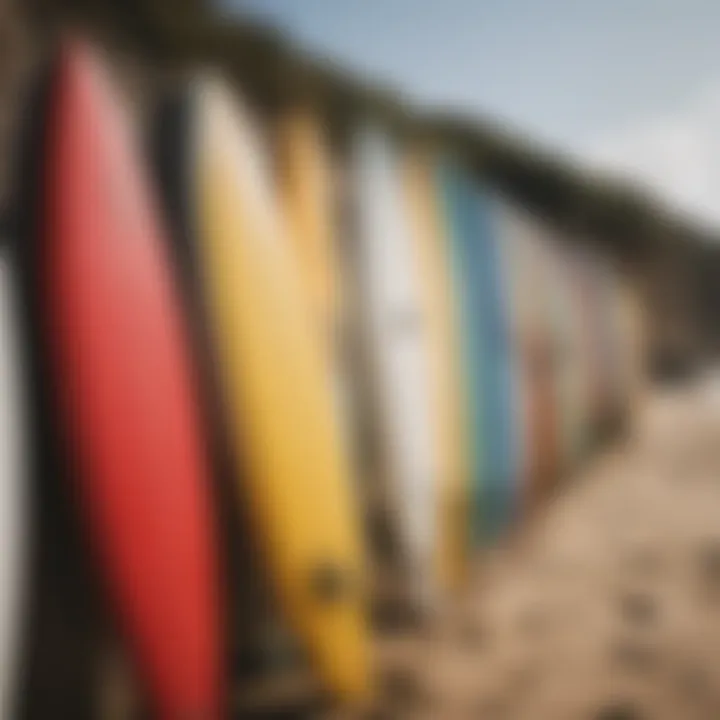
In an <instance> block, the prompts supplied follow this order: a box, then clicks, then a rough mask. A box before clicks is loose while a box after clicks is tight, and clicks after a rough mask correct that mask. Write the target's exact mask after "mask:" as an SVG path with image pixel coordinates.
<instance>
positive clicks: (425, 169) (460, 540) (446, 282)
mask: <svg viewBox="0 0 720 720" xmlns="http://www.w3.org/2000/svg"><path fill="white" fill-rule="evenodd" d="M433 169H434V168H433V156H432V153H431V152H430V151H429V150H428V149H424V148H422V149H421V148H420V147H418V148H417V149H416V150H415V151H414V152H410V153H408V154H407V156H406V159H405V167H404V174H405V178H404V182H405V189H406V195H407V203H408V209H409V214H410V219H411V222H412V226H413V230H414V240H415V246H416V248H417V257H418V261H419V262H418V267H419V270H420V273H419V274H420V282H421V293H422V301H423V303H424V305H425V317H426V318H427V321H428V322H427V332H428V340H429V342H428V346H429V352H428V354H429V358H430V372H431V382H432V387H431V392H432V395H433V407H434V411H435V413H434V414H435V431H436V433H437V445H438V449H439V453H438V455H439V457H438V483H439V486H438V488H437V492H436V497H437V503H438V522H437V531H438V538H437V545H436V547H437V572H438V578H439V581H440V584H441V586H444V587H445V588H448V589H450V590H456V589H458V588H459V587H460V586H461V585H462V584H463V582H464V580H465V579H466V578H467V573H468V559H469V558H468V554H469V549H470V525H469V523H470V516H469V480H468V470H467V463H466V456H467V452H468V449H467V439H466V438H465V436H464V429H465V427H466V424H465V422H464V419H463V401H462V393H463V389H462V387H461V382H460V378H461V375H462V374H461V372H460V363H461V361H460V358H459V355H458V350H457V348H458V347H459V341H458V325H457V318H456V316H455V312H454V306H453V300H452V298H453V289H452V286H451V283H452V279H451V268H450V265H449V254H448V253H449V249H448V247H447V246H446V241H447V239H446V237H445V235H444V232H445V230H444V228H443V224H442V222H441V219H440V210H439V207H438V196H437V192H436V183H435V182H434V180H433Z"/></svg>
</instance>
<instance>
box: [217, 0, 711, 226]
mask: <svg viewBox="0 0 720 720" xmlns="http://www.w3.org/2000/svg"><path fill="white" fill-rule="evenodd" d="M222 2H223V4H224V5H225V7H226V8H227V9H228V10H230V11H231V12H237V13H241V14H242V13H250V14H256V15H260V16H261V17H263V18H264V19H266V20H269V21H270V22H272V23H274V24H276V25H279V26H280V27H282V28H283V29H285V30H287V31H288V32H289V34H290V35H291V36H292V37H293V38H295V40H296V41H297V42H298V43H299V44H301V45H303V46H305V47H307V48H309V49H310V50H312V51H314V52H315V53H317V54H320V55H325V56H327V57H329V58H332V59H333V60H335V61H337V62H339V63H340V64H342V65H344V66H346V67H347V68H349V69H351V70H355V71H357V72H359V73H361V74H363V75H365V76H368V77H371V78H376V79H378V80H380V81H381V82H383V83H385V84H390V85H394V86H396V87H397V88H399V89H400V90H402V91H403V92H405V93H406V94H407V95H408V96H409V97H411V98H413V99H415V100H417V101H419V102H421V103H427V104H430V105H440V106H445V107H452V108H457V109H460V110H463V111H464V112H467V113H478V114H482V115H485V116H490V117H494V118H497V119H499V120H502V121H505V122H506V123H507V124H509V125H510V127H512V128H514V129H517V130H520V131H521V132H524V133H526V134H528V135H529V136H531V137H532V138H534V139H536V140H538V141H541V142H544V143H546V144H547V145H549V146H550V147H551V148H552V147H556V148H558V149H562V150H565V151H569V152H571V153H573V154H574V155H576V156H578V157H579V158H580V159H582V160H585V161H586V162H588V163H590V164H591V165H592V166H594V167H598V168H601V169H603V170H605V171H609V172H613V173H618V174H623V175H626V176H629V177H631V178H632V179H635V180H637V181H639V182H641V183H642V184H643V185H645V186H646V187H647V188H649V189H651V190H652V191H654V192H655V193H657V194H658V195H659V196H660V197H661V198H662V199H663V200H665V201H666V202H668V203H670V204H671V205H674V206H676V207H678V208H680V209H682V210H685V211H689V212H692V213H694V214H695V215H696V216H697V217H698V218H699V219H701V220H705V221H707V222H709V223H711V224H713V225H716V226H720V2H717V0H222Z"/></svg>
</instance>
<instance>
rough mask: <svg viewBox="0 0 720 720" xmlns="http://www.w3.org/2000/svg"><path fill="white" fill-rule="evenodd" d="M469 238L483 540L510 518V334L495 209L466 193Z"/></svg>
mask: <svg viewBox="0 0 720 720" xmlns="http://www.w3.org/2000/svg"><path fill="white" fill-rule="evenodd" d="M472 200H473V208H472V211H473V212H472V217H471V220H472V221H473V222H472V224H471V232H470V234H469V235H468V236H467V237H466V246H465V249H466V257H467V269H468V272H469V273H470V276H471V280H470V282H471V290H472V295H473V299H474V309H475V319H476V323H477V326H478V331H479V334H480V341H479V343H480V345H481V347H482V348H483V355H482V359H483V361H482V366H481V368H480V377H481V388H482V389H481V395H482V400H483V418H484V429H485V435H486V438H487V440H486V453H485V476H486V492H485V495H486V498H485V506H484V511H485V523H484V524H485V528H486V531H487V533H488V535H489V537H491V538H494V537H497V536H498V535H499V534H500V533H501V532H502V531H503V530H505V529H506V527H507V525H508V523H509V521H510V519H511V516H512V514H513V505H514V503H513V500H514V495H515V483H516V461H517V453H516V448H515V442H514V440H515V438H514V417H513V410H514V403H513V401H512V400H513V398H512V364H511V362H510V330H509V317H508V315H507V302H506V298H505V294H504V292H505V288H504V286H503V283H502V264H501V257H500V248H499V244H498V243H499V237H498V223H497V213H496V208H495V207H493V202H492V200H491V199H490V197H489V196H488V195H487V194H486V193H484V192H482V191H480V190H479V189H478V190H474V191H473V192H472Z"/></svg>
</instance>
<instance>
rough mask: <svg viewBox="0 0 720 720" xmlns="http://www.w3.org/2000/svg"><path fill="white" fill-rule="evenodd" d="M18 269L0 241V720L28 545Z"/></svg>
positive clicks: (9, 689)
mask: <svg viewBox="0 0 720 720" xmlns="http://www.w3.org/2000/svg"><path fill="white" fill-rule="evenodd" d="M17 312H18V307H17V297H16V281H15V272H14V263H13V260H12V258H11V256H10V251H9V242H8V240H7V239H6V238H3V237H0V529H1V530H0V531H1V532H2V542H1V543H0V544H1V546H2V552H1V553H0V716H2V717H10V716H11V715H12V712H13V707H14V694H15V691H16V683H17V680H18V656H19V649H20V647H19V644H20V634H19V629H20V627H21V617H22V612H21V605H20V603H21V599H22V588H23V587H24V577H25V574H26V573H25V569H24V568H25V562H26V560H27V558H26V550H25V547H26V540H27V527H26V524H27V522H28V518H27V499H26V492H27V479H28V477H27V463H26V458H25V451H26V448H27V446H26V444H25V443H26V440H25V427H26V425H25V423H26V419H25V410H24V406H25V402H24V400H25V399H24V395H23V373H22V371H21V364H22V351H21V338H20V335H19V323H18V318H17Z"/></svg>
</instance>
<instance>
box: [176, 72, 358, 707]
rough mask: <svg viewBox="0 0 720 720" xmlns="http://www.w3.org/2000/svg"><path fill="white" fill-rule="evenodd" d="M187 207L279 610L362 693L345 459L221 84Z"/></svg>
mask: <svg viewBox="0 0 720 720" xmlns="http://www.w3.org/2000/svg"><path fill="white" fill-rule="evenodd" d="M186 112H187V114H188V116H189V119H188V121H187V123H186V127H187V128H188V130H187V133H186V135H187V137H186V139H185V143H186V144H187V146H186V147H189V148H190V149H189V153H191V159H190V163H189V165H190V167H191V168H192V178H191V186H192V188H193V189H192V191H191V192H190V193H189V194H188V195H189V197H188V198H187V200H186V201H187V202H191V203H193V207H192V208H191V212H190V213H189V214H190V216H191V217H192V219H193V224H194V229H193V232H194V238H193V240H192V243H191V244H192V245H193V252H194V255H195V260H196V266H197V275H198V278H197V279H198V286H199V287H200V289H201V290H200V292H201V295H202V301H203V305H204V309H205V314H206V319H207V323H208V333H209V337H210V340H211V351H212V356H213V362H214V366H215V368H216V372H217V382H218V385H219V387H220V389H221V394H222V401H223V411H224V413H225V417H226V422H227V426H228V435H229V437H230V440H231V442H232V445H233V449H234V451H235V453H236V457H237V461H238V465H239V467H240V468H241V471H240V472H239V474H238V484H239V486H240V487H239V488H238V490H239V493H238V496H239V499H240V501H241V502H243V503H246V504H247V506H248V509H249V515H250V517H251V520H252V528H251V530H252V531H253V532H254V535H255V539H256V541H257V546H258V548H259V550H260V552H261V553H262V559H263V562H264V567H265V568H266V569H267V573H268V576H269V579H270V581H271V584H272V587H274V589H275V592H276V596H277V599H278V605H279V608H280V610H281V611H282V612H283V614H284V616H285V617H286V618H287V621H288V624H289V626H290V627H291V629H293V630H294V632H295V633H296V635H297V637H298V638H299V639H300V640H301V642H302V644H303V645H304V647H305V649H306V650H307V652H308V655H309V657H310V659H311V662H312V663H313V665H314V667H315V669H316V672H317V675H318V677H319V678H320V679H321V680H322V681H323V682H324V685H325V687H326V688H327V690H328V691H329V692H331V693H332V694H333V695H334V696H335V697H336V698H340V699H343V700H346V701H347V700H355V699H359V698H360V697H361V696H363V695H364V694H365V693H366V691H367V690H368V687H369V673H370V661H369V641H368V640H369V638H368V627H367V624H366V619H365V584H366V581H365V559H364V548H363V543H362V534H361V529H360V517H359V511H358V507H359V506H358V504H357V498H356V497H355V488H354V487H353V483H352V478H351V466H350V459H349V454H348V452H347V448H346V445H345V441H344V437H343V432H342V429H341V423H340V421H339V419H338V413H337V408H336V405H335V399H334V388H333V381H332V377H331V376H330V373H329V372H328V363H327V357H326V354H325V348H324V347H323V343H322V342H321V341H320V339H319V338H318V335H317V332H316V328H315V326H314V323H313V320H312V310H311V303H310V301H309V298H308V295H307V293H306V292H305V288H304V286H303V281H302V279H301V278H302V271H301V269H300V268H299V266H298V262H297V257H296V256H295V254H294V253H293V251H292V245H291V243H290V242H289V240H288V238H286V237H284V226H283V223H282V221H281V216H280V207H279V204H278V202H277V197H276V195H275V194H274V192H273V183H272V180H271V173H270V167H269V164H266V161H267V158H266V157H265V156H264V154H263V150H264V148H263V147H261V145H260V143H259V136H258V134H257V133H256V129H255V127H254V126H253V124H252V119H251V118H250V116H249V113H248V112H247V110H246V108H245V107H244V106H243V104H242V103H240V102H238V101H237V99H235V98H233V97H231V94H230V92H229V91H228V89H227V88H226V87H225V86H224V85H223V83H222V82H221V81H220V80H218V79H212V78H203V79H202V80H199V81H198V82H196V83H195V84H194V85H192V86H191V88H190V90H189V92H188V96H187V102H186Z"/></svg>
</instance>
